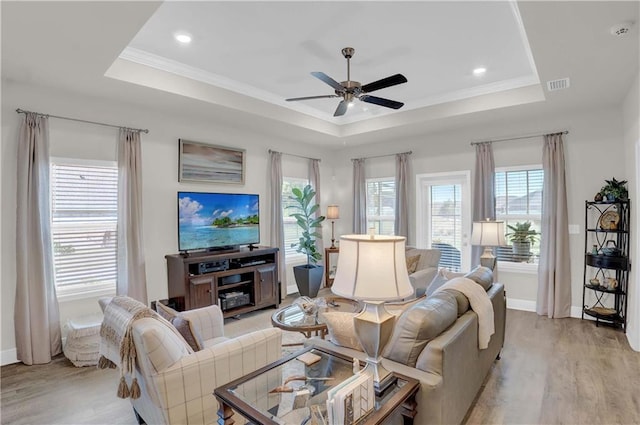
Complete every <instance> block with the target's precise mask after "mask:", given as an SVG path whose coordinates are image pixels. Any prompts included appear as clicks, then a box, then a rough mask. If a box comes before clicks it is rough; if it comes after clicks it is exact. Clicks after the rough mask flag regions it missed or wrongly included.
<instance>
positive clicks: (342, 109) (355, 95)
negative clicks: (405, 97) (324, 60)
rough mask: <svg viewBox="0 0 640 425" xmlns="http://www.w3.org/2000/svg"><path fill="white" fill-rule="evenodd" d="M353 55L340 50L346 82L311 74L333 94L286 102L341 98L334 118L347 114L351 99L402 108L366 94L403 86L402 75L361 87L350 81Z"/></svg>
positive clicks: (401, 104) (395, 103)
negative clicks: (343, 59)
mask: <svg viewBox="0 0 640 425" xmlns="http://www.w3.org/2000/svg"><path fill="white" fill-rule="evenodd" d="M354 53H355V49H354V48H353V47H345V48H344V49H342V56H344V57H345V59H346V60H347V81H342V82H340V83H339V82H337V81H336V80H334V79H333V78H331V77H329V76H328V75H327V74H325V73H324V72H312V73H311V75H313V76H314V77H316V78H317V79H319V80H320V81H323V82H324V83H326V84H328V85H329V86H331V87H332V88H333V89H334V93H335V94H328V95H320V96H305V97H293V98H289V99H286V100H287V102H292V101H299V100H311V99H327V98H332V97H341V98H342V100H341V101H340V103H339V104H338V107H337V108H336V111H335V112H334V113H333V116H334V117H339V116H342V115H344V114H345V113H346V112H347V109H348V107H349V105H350V104H351V103H352V102H353V99H359V100H361V101H362V102H367V103H372V104H374V105H379V106H384V107H385V108H391V109H400V108H402V106H404V103H402V102H397V101H395V100H390V99H385V98H382V97H377V96H370V95H368V94H367V93H371V92H372V91H376V90H381V89H384V88H387V87H391V86H395V85H398V84H403V83H406V82H407V79H406V78H405V76H404V75H402V74H395V75H391V76H389V77H386V78H383V79H381V80H377V81H374V82H372V83H369V84H365V85H362V84H360V82H358V81H352V80H351V58H352V57H353V55H354Z"/></svg>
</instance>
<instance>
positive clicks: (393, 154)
mask: <svg viewBox="0 0 640 425" xmlns="http://www.w3.org/2000/svg"><path fill="white" fill-rule="evenodd" d="M403 153H406V154H407V155H411V154H412V153H413V151H407V152H398V153H388V154H385V155H375V156H365V157H363V158H351V160H352V161H356V160H358V159H373V158H384V157H385V156H395V155H401V154H403Z"/></svg>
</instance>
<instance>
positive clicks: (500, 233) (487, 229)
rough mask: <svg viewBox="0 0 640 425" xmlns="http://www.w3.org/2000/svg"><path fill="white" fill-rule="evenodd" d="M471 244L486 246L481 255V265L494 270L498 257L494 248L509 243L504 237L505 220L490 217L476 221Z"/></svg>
mask: <svg viewBox="0 0 640 425" xmlns="http://www.w3.org/2000/svg"><path fill="white" fill-rule="evenodd" d="M471 244H472V245H479V246H484V252H483V253H482V255H481V256H480V265H482V266H484V267H488V268H490V269H491V270H493V269H494V268H495V265H496V257H495V256H494V255H493V249H492V248H493V247H494V246H504V245H506V244H507V242H506V240H505V238H504V221H495V220H489V219H486V220H485V221H474V222H473V229H472V231H471Z"/></svg>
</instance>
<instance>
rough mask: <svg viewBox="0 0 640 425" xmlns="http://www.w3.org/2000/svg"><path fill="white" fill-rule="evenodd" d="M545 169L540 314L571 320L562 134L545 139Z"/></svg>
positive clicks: (567, 224) (539, 278)
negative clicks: (569, 318)
mask: <svg viewBox="0 0 640 425" xmlns="http://www.w3.org/2000/svg"><path fill="white" fill-rule="evenodd" d="M542 168H543V170H544V183H543V187H542V197H543V198H542V237H541V240H540V264H539V265H538V300H537V304H536V311H537V313H538V314H539V315H546V316H548V317H550V318H560V317H570V316H571V261H570V256H569V214H568V211H567V185H566V181H565V161H564V143H563V141H562V134H549V135H545V136H544V147H543V151H542Z"/></svg>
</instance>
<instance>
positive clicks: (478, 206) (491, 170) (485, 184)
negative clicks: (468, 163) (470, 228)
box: [471, 142, 496, 267]
mask: <svg viewBox="0 0 640 425" xmlns="http://www.w3.org/2000/svg"><path fill="white" fill-rule="evenodd" d="M475 146H476V168H475V171H474V178H473V183H474V184H473V221H481V220H486V219H487V218H489V219H492V220H494V219H495V218H496V199H495V198H496V190H495V171H496V167H495V163H494V161H493V147H492V145H491V142H486V143H478V144H477V145H475ZM482 251H484V248H483V247H481V246H473V247H472V248H471V266H472V267H474V266H476V265H477V264H480V256H481V255H482Z"/></svg>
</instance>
